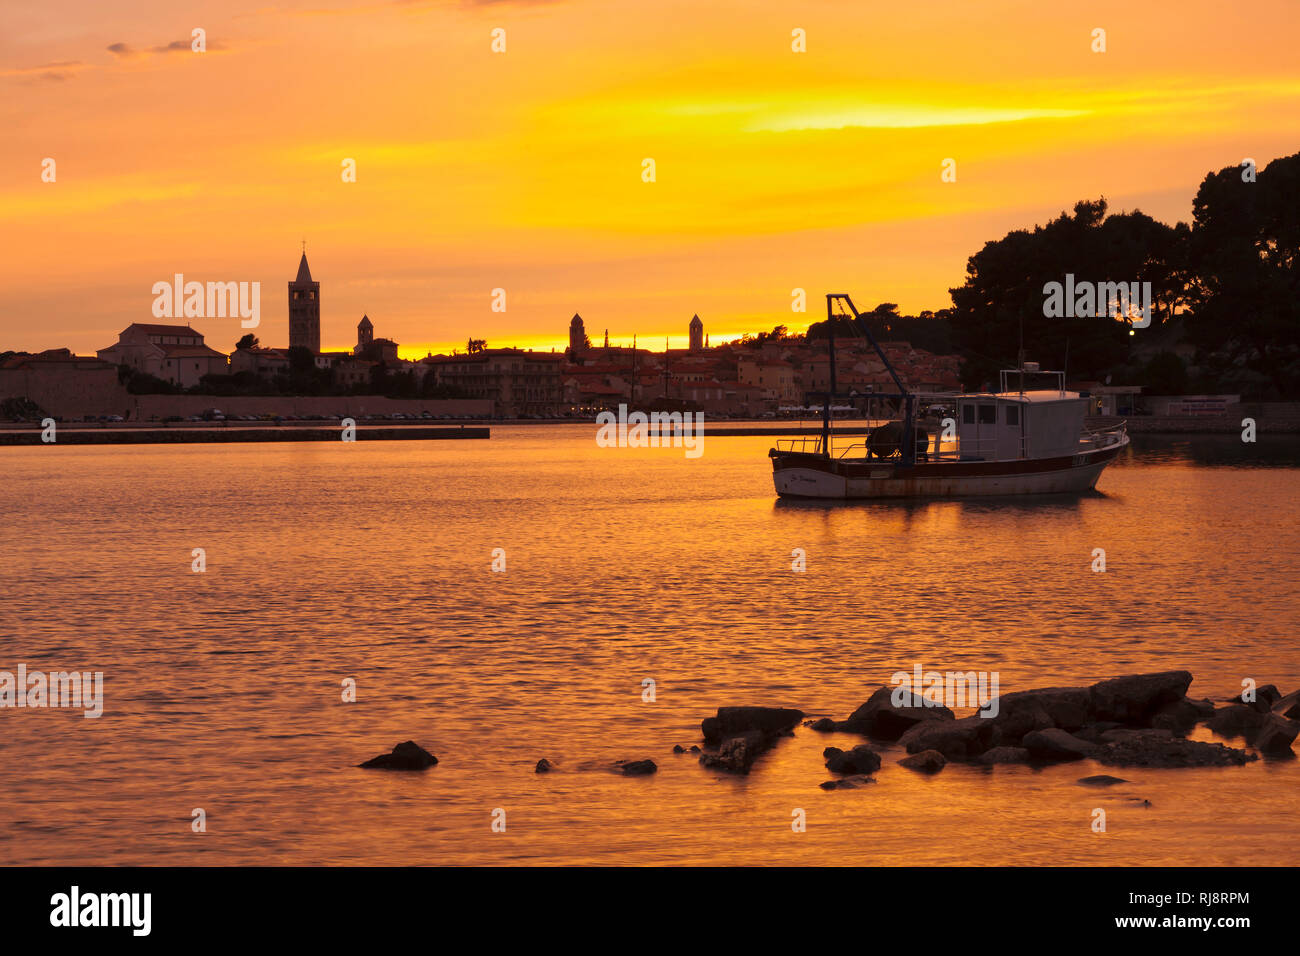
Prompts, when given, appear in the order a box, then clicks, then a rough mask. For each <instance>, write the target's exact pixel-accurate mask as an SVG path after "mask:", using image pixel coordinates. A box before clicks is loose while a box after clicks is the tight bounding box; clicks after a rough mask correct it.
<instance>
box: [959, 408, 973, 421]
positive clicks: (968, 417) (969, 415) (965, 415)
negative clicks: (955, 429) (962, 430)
mask: <svg viewBox="0 0 1300 956" xmlns="http://www.w3.org/2000/svg"><path fill="white" fill-rule="evenodd" d="M961 423H962V424H963V425H974V424H975V406H974V405H963V406H962V407H961Z"/></svg>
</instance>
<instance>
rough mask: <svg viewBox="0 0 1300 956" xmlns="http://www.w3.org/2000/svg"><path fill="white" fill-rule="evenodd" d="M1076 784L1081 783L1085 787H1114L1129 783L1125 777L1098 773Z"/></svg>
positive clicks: (1082, 778) (1080, 779)
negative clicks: (1118, 784)
mask: <svg viewBox="0 0 1300 956" xmlns="http://www.w3.org/2000/svg"><path fill="white" fill-rule="evenodd" d="M1075 783H1081V784H1083V785H1084V786H1085V787H1113V786H1115V784H1117V783H1128V781H1127V780H1125V779H1124V778H1123V777H1112V776H1111V775H1110V774H1108V773H1096V774H1093V775H1092V776H1091V777H1080V778H1079V779H1078V780H1076V781H1075Z"/></svg>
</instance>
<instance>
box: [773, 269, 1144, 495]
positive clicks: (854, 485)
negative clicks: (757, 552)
mask: <svg viewBox="0 0 1300 956" xmlns="http://www.w3.org/2000/svg"><path fill="white" fill-rule="evenodd" d="M837 307H839V309H840V311H836V308H837ZM844 310H847V311H844ZM826 314H827V318H828V319H829V320H830V322H829V328H830V329H832V330H833V329H834V328H835V325H836V321H835V320H836V319H840V318H852V320H853V323H854V325H855V327H856V328H857V330H858V331H860V332H861V333H862V334H863V335H864V336H865V337H866V339H867V340H868V341H869V342H870V343H871V345H872V346H873V347H874V349H875V351H876V354H877V355H878V356H879V358H880V360H881V361H882V362H883V363H884V365H885V369H886V370H887V371H888V373H889V375H890V378H891V379H892V380H893V383H894V385H895V387H896V388H897V391H895V392H877V393H873V398H876V399H885V400H889V401H890V402H891V404H894V405H896V407H897V408H898V409H899V411H900V413H901V418H899V419H897V420H893V421H885V422H880V423H878V424H877V425H875V426H874V427H872V428H871V429H870V430H869V432H868V434H867V435H866V436H865V438H864V437H863V436H861V435H860V434H859V435H854V436H853V439H852V440H851V441H850V442H849V443H847V444H845V445H844V446H843V447H840V448H836V447H835V437H836V436H835V434H834V429H833V428H832V427H831V403H832V401H833V400H834V399H835V398H836V395H835V358H834V347H835V345H834V342H835V339H834V334H833V331H832V334H831V337H830V344H829V348H830V350H831V356H830V358H831V361H830V390H829V391H828V392H825V393H820V394H821V397H822V399H823V410H822V429H821V434H820V435H817V436H809V437H806V438H794V439H786V440H779V441H778V442H777V447H776V448H773V449H771V450H770V451H769V452H768V456H769V457H770V458H771V459H772V479H773V482H774V483H775V485H776V493H777V494H778V495H780V496H781V497H787V498H829V499H845V500H848V499H859V498H961V497H967V496H991V495H1034V494H1068V493H1079V492H1084V491H1089V490H1091V489H1092V488H1094V487H1095V486H1096V484H1097V479H1098V478H1099V477H1100V476H1101V473H1102V470H1103V469H1105V467H1106V466H1107V465H1108V464H1110V462H1112V461H1114V460H1115V458H1116V456H1118V455H1119V454H1120V452H1122V451H1123V450H1124V449H1125V448H1126V447H1127V446H1128V442H1129V439H1128V433H1127V427H1126V423H1124V422H1120V423H1119V424H1117V425H1110V426H1107V427H1104V428H1087V427H1085V424H1084V419H1085V416H1086V414H1087V411H1088V404H1089V399H1088V398H1087V397H1086V396H1082V395H1080V394H1079V393H1078V392H1069V391H1066V389H1065V374H1064V373H1063V372H1054V371H1047V370H1043V369H1040V368H1039V367H1038V366H1037V365H1036V364H1035V363H1032V362H1025V361H1023V360H1022V361H1021V362H1020V365H1019V367H1018V368H1015V369H1006V370H1003V371H1002V372H1001V373H1000V376H999V384H1000V390H999V391H997V392H987V393H963V394H960V395H954V396H952V399H951V401H952V403H953V405H954V407H955V414H954V417H953V418H950V419H945V420H943V421H942V422H941V423H940V426H939V427H937V428H934V429H933V431H930V430H928V429H927V428H926V427H925V425H924V424H923V423H922V422H921V421H918V403H917V397H916V395H915V394H913V393H912V392H911V391H910V390H909V389H908V388H907V387H906V386H905V385H904V384H903V381H902V379H901V378H899V376H898V373H897V371H896V370H895V369H894V366H893V364H892V363H891V362H890V361H889V357H888V356H887V355H886V354H885V352H884V350H883V349H881V347H880V345H879V343H878V342H877V341H876V339H875V336H873V335H872V334H871V329H870V328H869V327H868V325H867V323H866V322H865V321H864V320H863V318H862V315H861V314H860V313H859V312H858V311H857V309H856V308H854V306H853V301H852V299H850V298H849V296H848V295H847V294H845V293H842V292H833V293H829V294H827V296H826Z"/></svg>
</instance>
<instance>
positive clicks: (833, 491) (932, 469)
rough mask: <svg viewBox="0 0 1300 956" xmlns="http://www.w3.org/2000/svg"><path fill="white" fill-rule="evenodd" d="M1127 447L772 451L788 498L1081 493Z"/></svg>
mask: <svg viewBox="0 0 1300 956" xmlns="http://www.w3.org/2000/svg"><path fill="white" fill-rule="evenodd" d="M1127 445H1128V438H1127V437H1125V438H1124V439H1123V440H1122V441H1121V442H1119V443H1118V444H1115V445H1112V446H1110V447H1108V448H1103V449H1097V450H1089V451H1086V452H1080V453H1078V454H1075V455H1065V456H1062V457H1060V458H1042V459H1029V460H1018V461H942V462H917V463H916V464H914V465H911V466H907V467H905V466H903V465H901V464H898V463H896V462H891V461H889V460H887V459H885V460H881V459H875V460H873V459H862V458H858V459H843V458H829V459H828V458H823V457H821V456H820V455H817V454H812V453H808V452H780V451H775V450H774V451H772V452H771V453H770V455H771V458H772V479H773V482H774V484H775V485H776V493H777V494H778V495H780V496H781V497H783V498H831V499H845V500H849V499H860V498H966V497H991V496H1001V495H1046V494H1077V493H1080V492H1084V491H1090V490H1091V489H1092V488H1093V487H1095V486H1096V484H1097V479H1098V478H1099V477H1101V473H1102V470H1103V469H1105V467H1106V466H1107V465H1108V464H1110V463H1111V462H1112V461H1114V459H1115V457H1116V456H1117V455H1118V454H1119V453H1120V452H1121V451H1122V450H1123V449H1124V448H1125V447H1126V446H1127Z"/></svg>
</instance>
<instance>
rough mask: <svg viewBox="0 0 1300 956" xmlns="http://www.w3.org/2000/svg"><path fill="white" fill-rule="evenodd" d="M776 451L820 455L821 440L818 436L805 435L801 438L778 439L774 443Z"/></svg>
mask: <svg viewBox="0 0 1300 956" xmlns="http://www.w3.org/2000/svg"><path fill="white" fill-rule="evenodd" d="M776 450H777V451H788V452H802V453H804V454H810V455H820V454H821V451H822V439H821V436H820V435H805V436H804V437H802V438H778V439H777V442H776Z"/></svg>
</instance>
